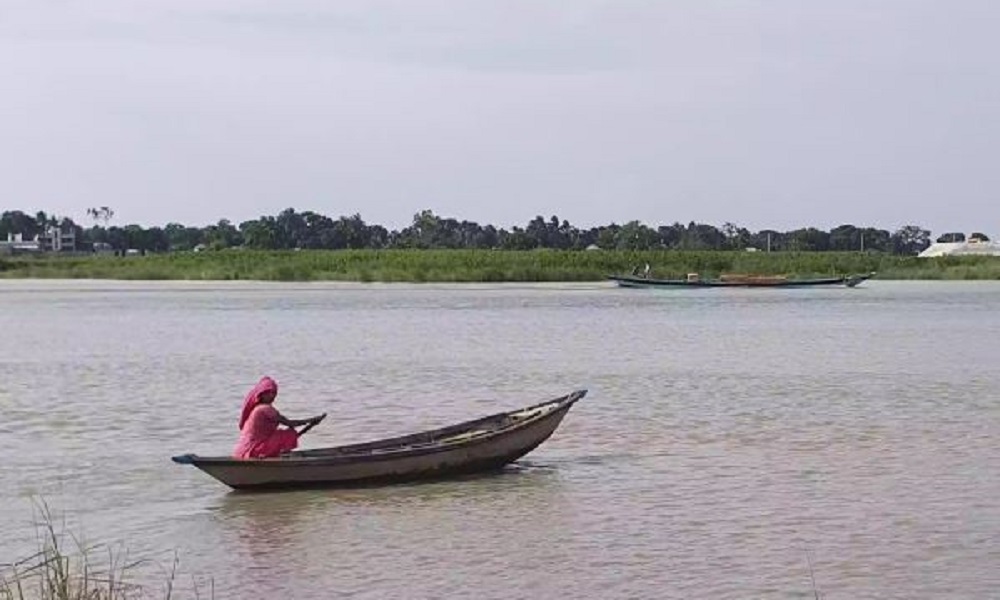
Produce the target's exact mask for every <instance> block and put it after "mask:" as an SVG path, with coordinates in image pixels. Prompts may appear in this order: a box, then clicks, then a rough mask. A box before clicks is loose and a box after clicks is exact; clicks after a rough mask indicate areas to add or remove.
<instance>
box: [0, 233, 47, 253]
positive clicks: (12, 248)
mask: <svg viewBox="0 0 1000 600" xmlns="http://www.w3.org/2000/svg"><path fill="white" fill-rule="evenodd" d="M40 251H41V248H40V247H39V244H38V240H37V239H35V240H26V239H24V236H23V235H21V234H20V233H8V234H7V241H6V242H4V241H0V254H21V253H26V252H31V253H35V252H40Z"/></svg>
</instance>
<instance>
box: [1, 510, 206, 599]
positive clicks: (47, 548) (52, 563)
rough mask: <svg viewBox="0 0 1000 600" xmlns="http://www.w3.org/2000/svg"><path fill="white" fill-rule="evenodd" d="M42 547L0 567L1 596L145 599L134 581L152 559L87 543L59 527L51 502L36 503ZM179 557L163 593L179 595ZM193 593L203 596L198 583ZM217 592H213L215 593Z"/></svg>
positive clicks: (167, 574) (119, 548)
mask: <svg viewBox="0 0 1000 600" xmlns="http://www.w3.org/2000/svg"><path fill="white" fill-rule="evenodd" d="M36 516H37V518H36V521H35V533H36V538H37V540H38V550H37V551H36V552H35V553H34V554H32V555H30V556H27V557H25V558H22V559H20V560H17V561H15V562H14V563H12V564H8V565H0V600H141V599H146V598H152V597H153V596H152V595H151V593H150V592H149V590H148V589H146V588H144V587H143V586H141V585H139V584H137V583H135V582H134V581H133V580H132V575H133V572H134V571H135V570H136V569H137V568H138V567H139V566H140V565H143V564H144V563H146V562H147V561H138V560H132V559H131V558H130V556H129V553H128V550H127V549H126V548H125V547H123V546H112V547H106V548H103V550H104V551H103V552H101V553H100V555H99V554H98V551H100V550H102V548H101V547H98V546H88V545H86V544H84V543H83V542H82V541H81V540H80V539H79V538H77V537H76V536H74V535H72V534H69V533H67V532H66V528H65V523H61V524H59V525H57V520H56V519H55V517H54V516H53V514H52V512H51V510H50V509H49V507H48V505H47V504H45V503H44V502H42V501H39V502H36ZM177 567H178V560H177V556H176V555H174V558H173V561H172V563H171V565H170V567H169V568H168V569H166V570H165V578H164V581H163V593H162V597H163V598H164V599H165V600H171V599H172V598H173V597H174V592H175V582H176V577H177ZM193 593H194V596H195V598H198V597H199V593H198V587H197V585H195V586H194V591H193ZM213 595H214V593H213Z"/></svg>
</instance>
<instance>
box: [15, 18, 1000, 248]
mask: <svg viewBox="0 0 1000 600" xmlns="http://www.w3.org/2000/svg"><path fill="white" fill-rule="evenodd" d="M998 32H1000V3H997V2H995V0H954V1H951V2H944V1H942V0H935V1H926V0H838V1H837V2H823V3H819V2H808V1H805V0H729V1H720V0H676V1H666V0H662V1H653V0H650V1H630V0H609V1H604V2H599V1H596V0H574V1H573V2H555V1H544V0H506V1H486V0H481V1H478V0H461V1H459V0H452V1H443V0H431V1H425V2H421V1H416V0H399V1H385V0H364V1H354V0H337V1H336V2H328V1H320V0H282V1H280V2H275V1H273V0H215V1H212V0H170V1H166V0H151V1H146V2H135V1H125V0H87V1H69V0H61V1H49V0H0V165H2V167H0V210H8V209H23V210H31V211H35V210H46V211H49V212H56V213H57V214H59V215H61V216H63V215H65V216H70V217H72V218H74V219H76V220H78V221H79V222H81V223H82V224H87V223H88V222H89V221H88V219H87V218H86V208H87V207H90V206H99V205H108V206H111V207H112V208H114V209H115V211H116V215H117V216H116V219H115V222H117V223H131V222H138V223H142V224H144V225H163V224H166V223H167V222H170V221H176V222H181V223H185V224H189V225H204V224H208V223H210V222H214V221H217V220H218V219H220V218H229V219H230V220H232V221H235V222H237V223H239V222H240V221H243V220H246V219H250V218H256V217H258V216H260V215H262V214H272V215H273V214H277V213H278V212H279V211H281V210H282V209H284V208H287V207H294V208H296V209H297V210H300V211H301V210H314V211H317V212H321V213H324V214H327V215H329V216H331V217H337V216H339V215H343V214H353V213H355V212H360V213H361V215H362V217H364V219H365V220H366V221H368V222H369V223H381V224H383V225H386V226H388V227H390V228H398V227H402V226H405V225H407V224H409V222H410V220H411V218H412V216H413V214H414V213H416V212H417V211H419V210H421V209H425V208H428V209H431V210H433V211H434V212H436V213H437V214H439V215H442V216H450V217H455V218H459V219H469V220H475V221H479V222H480V223H483V224H486V223H492V224H495V225H500V226H505V227H509V226H511V225H524V224H526V223H527V221H528V220H530V219H531V218H532V217H534V216H535V215H538V214H540V215H543V216H545V217H546V218H548V217H549V216H551V215H553V214H555V215H558V216H559V217H560V218H564V219H568V220H569V221H570V222H572V223H573V224H575V225H578V226H581V227H589V226H592V225H598V224H606V223H610V222H612V221H615V222H619V223H621V222H625V221H629V220H632V219H639V220H641V221H644V222H646V223H647V224H650V225H657V224H667V223H672V222H674V221H681V222H684V223H686V222H688V221H692V220H693V221H698V222H702V223H710V224H715V225H721V224H722V223H723V222H726V221H732V222H735V223H737V224H739V225H741V226H745V227H748V228H750V229H753V230H758V229H763V228H769V227H770V228H776V229H781V230H787V229H792V228H796V227H800V226H816V227H820V228H823V229H829V228H832V227H835V226H837V225H839V224H842V223H851V224H854V225H858V226H876V227H882V228H885V229H890V230H894V229H896V228H898V227H899V226H902V225H906V224H916V225H920V226H923V227H926V228H928V229H931V230H933V231H934V232H935V233H941V232H943V231H945V230H957V231H964V232H966V233H968V232H970V231H972V230H977V231H984V232H986V233H987V234H990V235H993V236H996V237H1000V210H998V208H997V206H998V204H1000V203H998V202H997V196H998V194H997V192H998V189H1000V168H997V166H996V164H997V161H998V158H997V156H998V150H1000V148H998V146H1000V60H998V58H997V57H1000V35H998Z"/></svg>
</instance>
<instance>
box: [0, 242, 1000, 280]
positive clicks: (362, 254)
mask: <svg viewBox="0 0 1000 600" xmlns="http://www.w3.org/2000/svg"><path fill="white" fill-rule="evenodd" d="M646 264H649V266H650V276H651V277H655V278H660V279H674V278H683V277H685V276H686V274H687V273H699V274H700V275H701V276H702V277H717V276H719V275H721V274H723V273H744V274H754V275H784V276H788V277H824V276H839V275H851V274H858V273H869V272H873V271H874V272H876V273H877V275H876V278H877V279H894V280H1000V259H998V258H996V257H988V256H950V257H940V258H917V257H914V256H898V255H891V254H885V253H880V252H746V251H724V250H704V251H685V250H590V251H583V250H548V249H545V250H422V249H421V250H416V249H411V250H301V251H293V250H278V251H273V250H249V249H228V250H218V251H211V250H210V251H204V252H172V253H164V254H149V255H146V256H125V257H120V256H94V255H72V256H67V255H53V254H49V255H41V256H14V257H0V278H3V279H106V280H137V281H160V280H195V281H240V280H246V281H290V282H291V281H295V282H299V281H350V282H362V283H370V282H383V283H395V282H398V283H404V282H405V283H501V282H597V281H604V280H606V279H607V277H608V276H609V275H616V274H628V273H629V272H631V271H632V269H633V268H635V267H636V266H639V267H642V266H644V265H646Z"/></svg>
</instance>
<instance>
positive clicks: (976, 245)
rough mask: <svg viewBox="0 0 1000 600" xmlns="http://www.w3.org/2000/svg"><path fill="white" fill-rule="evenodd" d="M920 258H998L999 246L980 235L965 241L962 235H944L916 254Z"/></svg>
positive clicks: (999, 253) (972, 236) (974, 234)
mask: <svg viewBox="0 0 1000 600" xmlns="http://www.w3.org/2000/svg"><path fill="white" fill-rule="evenodd" d="M917 256H919V257H921V258H934V257H937V256H1000V244H998V243H996V242H991V241H990V238H988V237H986V235H984V234H982V233H973V234H972V235H970V236H969V237H968V239H966V237H965V234H964V233H946V234H944V235H942V236H940V237H939V238H938V239H937V241H936V242H934V243H933V244H931V245H930V246H929V247H928V248H927V249H926V250H924V251H923V252H921V253H920V254H918V255H917Z"/></svg>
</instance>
